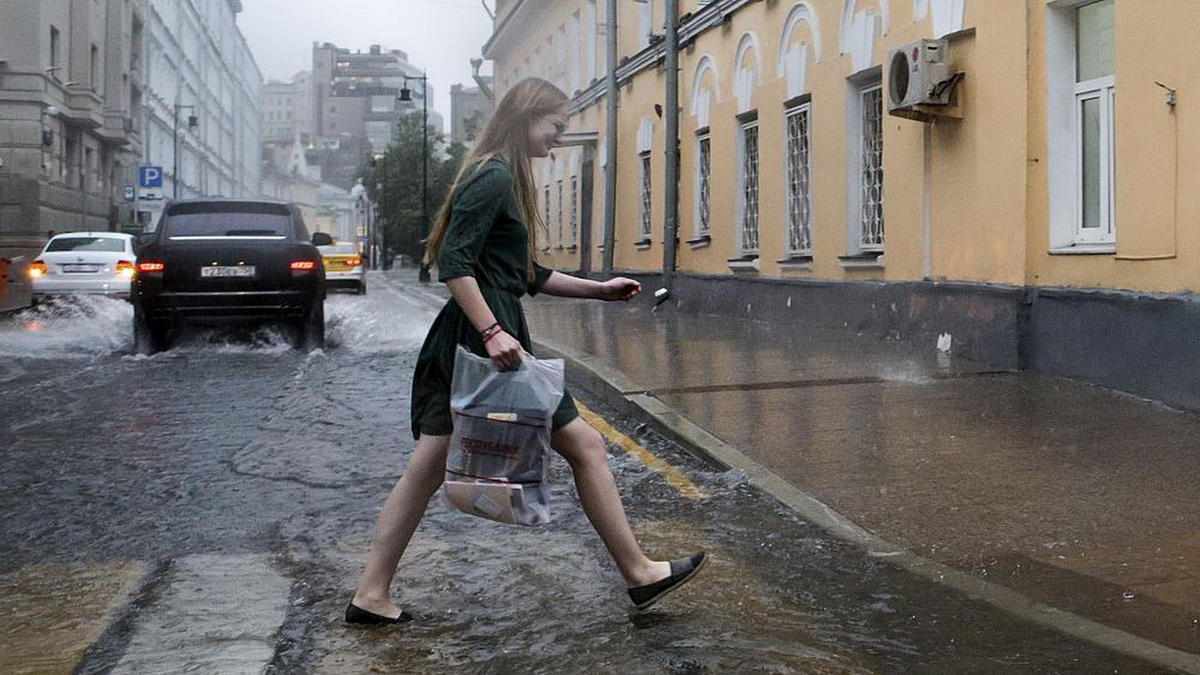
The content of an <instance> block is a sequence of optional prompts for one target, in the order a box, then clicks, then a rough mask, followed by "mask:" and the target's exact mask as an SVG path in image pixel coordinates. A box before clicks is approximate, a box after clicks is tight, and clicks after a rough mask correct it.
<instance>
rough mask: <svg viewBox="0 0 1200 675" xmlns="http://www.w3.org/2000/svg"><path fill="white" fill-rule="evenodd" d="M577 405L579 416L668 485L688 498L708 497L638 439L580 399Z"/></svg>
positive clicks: (576, 402)
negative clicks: (659, 475) (625, 432)
mask: <svg viewBox="0 0 1200 675" xmlns="http://www.w3.org/2000/svg"><path fill="white" fill-rule="evenodd" d="M575 407H577V408H579V416H580V417H582V418H583V421H585V422H587V423H588V424H590V425H592V427H593V428H594V429H595V430H596V431H599V432H600V435H601V436H604V437H605V438H607V439H608V440H610V441H612V442H613V443H616V444H617V445H618V446H620V447H621V449H622V450H624V451H625V453H626V454H628V455H630V456H632V457H633V458H634V459H637V460H638V461H639V462H641V463H642V464H645V465H646V466H647V467H649V468H650V469H652V470H654V471H657V472H658V473H659V474H661V475H662V477H663V480H665V481H667V485H670V486H671V487H673V488H675V489H676V490H678V491H679V494H681V495H683V496H684V497H687V498H688V499H705V498H706V497H708V495H706V494H704V491H703V490H701V489H700V488H698V487H696V484H695V483H693V482H692V481H690V480H688V477H687V476H685V475H683V473H681V472H680V471H679V469H676V468H675V467H673V466H671V465H670V464H668V463H667V462H665V461H664V460H662V459H661V458H659V457H657V456H656V455H654V453H652V452H650V451H649V450H647V449H646V448H645V447H643V446H641V445H638V443H637V441H634V440H633V439H632V438H630V437H628V436H626V435H625V434H623V433H621V432H620V431H617V430H616V429H614V428H613V426H612V425H611V424H609V423H608V422H607V421H605V419H604V418H603V417H600V416H599V415H597V414H596V413H594V412H592V411H591V410H590V409H588V407H587V406H585V405H583V404H582V403H580V402H579V401H578V400H576V401H575Z"/></svg>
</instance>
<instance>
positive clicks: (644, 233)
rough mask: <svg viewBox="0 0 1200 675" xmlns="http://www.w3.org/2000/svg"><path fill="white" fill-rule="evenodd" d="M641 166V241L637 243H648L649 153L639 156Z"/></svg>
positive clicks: (649, 230)
mask: <svg viewBox="0 0 1200 675" xmlns="http://www.w3.org/2000/svg"><path fill="white" fill-rule="evenodd" d="M641 160H642V161H641V166H642V200H641V214H640V215H641V233H640V234H641V237H640V239H641V241H640V242H639V243H642V244H649V243H650V232H651V228H650V205H651V201H650V153H649V152H643V153H642V154H641Z"/></svg>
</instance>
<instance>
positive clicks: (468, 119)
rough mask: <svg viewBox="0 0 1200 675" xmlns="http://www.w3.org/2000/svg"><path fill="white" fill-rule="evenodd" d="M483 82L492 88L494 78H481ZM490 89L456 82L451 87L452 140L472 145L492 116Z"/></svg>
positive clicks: (452, 141)
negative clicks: (485, 89) (466, 85)
mask: <svg viewBox="0 0 1200 675" xmlns="http://www.w3.org/2000/svg"><path fill="white" fill-rule="evenodd" d="M479 79H481V80H482V81H483V82H482V84H483V85H485V86H487V87H488V88H489V90H490V88H491V82H492V78H490V77H481V78H479ZM489 93H490V91H484V90H483V89H482V88H480V87H464V86H463V85H461V84H456V85H453V86H451V87H450V142H451V143H462V144H464V145H471V143H472V142H473V141H474V140H475V138H477V137H478V136H479V133H480V132H481V131H483V125H485V124H487V121H488V118H489V117H491V116H492V108H493V104H492V99H491V98H490V97H489V95H488V94H489Z"/></svg>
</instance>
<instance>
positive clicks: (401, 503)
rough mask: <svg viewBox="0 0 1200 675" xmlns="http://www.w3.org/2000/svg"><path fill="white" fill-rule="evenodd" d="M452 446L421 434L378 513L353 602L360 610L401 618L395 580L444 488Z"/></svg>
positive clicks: (443, 438)
mask: <svg viewBox="0 0 1200 675" xmlns="http://www.w3.org/2000/svg"><path fill="white" fill-rule="evenodd" d="M449 446H450V437H449V436H427V435H424V434H422V435H421V437H420V438H419V439H418V440H417V446H416V448H414V449H413V454H412V458H411V459H409V461H408V468H407V469H405V471H404V475H402V476H400V480H399V481H397V482H396V486H395V487H393V488H392V492H391V494H389V495H388V498H387V501H386V502H384V504H383V510H381V511H380V512H379V520H378V522H377V523H376V525H375V542H374V543H373V544H371V552H370V553H369V554H368V555H367V565H366V568H365V569H364V570H363V573H362V578H361V579H359V582H358V590H357V591H356V592H355V594H354V600H353V601H352V602H353V603H354V604H355V605H356V606H357V607H359V608H360V609H365V610H367V611H368V612H373V613H375V614H379V615H382V616H387V617H392V618H395V617H397V616H399V615H400V608H398V607H396V605H394V604H393V603H392V601H391V586H392V578H393V577H394V576H395V575H396V566H397V565H399V564H400V556H402V555H404V550H405V549H406V548H408V542H409V541H410V540H411V539H412V535H413V532H415V531H416V529H417V525H418V524H419V523H420V522H421V518H422V517H423V516H424V515H425V510H426V509H427V508H428V507H429V500H430V498H432V497H433V495H434V493H436V492H437V490H438V488H439V487H440V486H441V484H442V479H443V478H444V477H445V473H446V449H447V448H448V447H449Z"/></svg>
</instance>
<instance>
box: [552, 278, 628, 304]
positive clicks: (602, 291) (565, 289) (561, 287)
mask: <svg viewBox="0 0 1200 675" xmlns="http://www.w3.org/2000/svg"><path fill="white" fill-rule="evenodd" d="M539 292H541V293H546V294H547V295H557V296H559V297H562V298H594V299H597V300H632V299H633V298H634V297H635V296H636V295H637V294H638V293H641V292H642V285H641V284H640V283H638V282H637V281H634V280H633V279H627V278H625V277H613V278H612V279H609V280H608V281H593V280H591V279H583V278H580V277H573V276H571V275H569V274H563V273H561V272H551V273H550V278H549V279H546V283H544V284H542V287H541V288H540V289H539Z"/></svg>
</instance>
